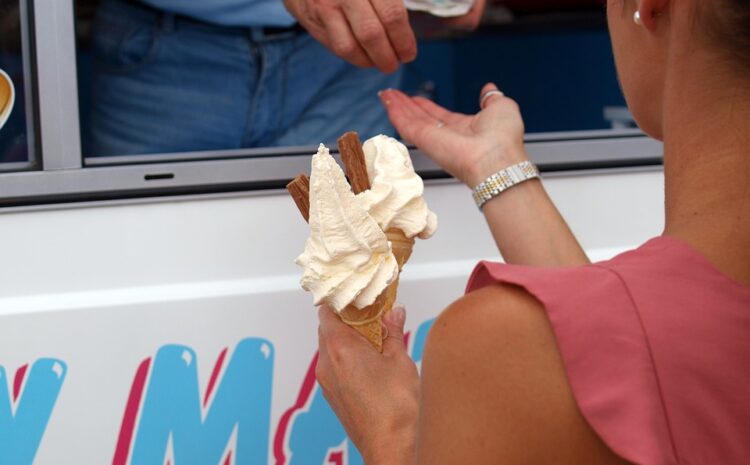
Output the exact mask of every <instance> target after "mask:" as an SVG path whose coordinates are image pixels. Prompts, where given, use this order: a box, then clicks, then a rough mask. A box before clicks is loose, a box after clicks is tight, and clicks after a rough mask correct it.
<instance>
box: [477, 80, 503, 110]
mask: <svg viewBox="0 0 750 465" xmlns="http://www.w3.org/2000/svg"><path fill="white" fill-rule="evenodd" d="M504 96H505V94H504V93H503V92H502V91H501V90H499V89H498V88H497V86H496V85H495V84H493V83H489V84H485V85H484V87H482V91H481V92H480V94H479V108H481V109H482V110H484V109H485V108H487V106H488V105H490V104H492V102H497V101H499V100H501V99H502V98H503V97H504Z"/></svg>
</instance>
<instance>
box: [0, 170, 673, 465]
mask: <svg viewBox="0 0 750 465" xmlns="http://www.w3.org/2000/svg"><path fill="white" fill-rule="evenodd" d="M545 183H546V186H547V189H548V190H549V192H550V194H551V195H552V197H553V198H554V199H555V201H556V202H557V204H558V206H559V208H560V210H561V211H562V213H563V215H564V216H565V217H566V218H567V219H568V220H569V222H570V224H571V226H572V228H573V230H574V231H575V232H576V234H577V235H578V237H579V238H580V240H581V242H582V244H583V245H584V247H585V248H586V249H587V251H588V252H589V254H590V256H591V257H592V258H594V259H604V258H608V257H610V256H612V255H614V254H615V253H617V252H619V251H621V250H624V249H627V248H630V247H633V246H637V245H638V244H640V243H642V242H644V241H645V240H646V239H648V238H650V237H652V236H654V235H658V234H659V233H660V232H661V228H662V223H661V221H662V220H661V218H662V200H661V199H662V175H661V172H660V171H657V170H654V171H642V172H622V173H618V172H611V173H600V174H580V175H576V174H570V175H565V176H557V177H552V178H549V179H547V180H546V181H545ZM426 198H427V200H428V202H429V204H430V206H431V208H432V209H434V210H435V211H436V212H437V214H438V216H439V220H440V225H439V230H438V232H437V234H436V235H435V237H434V238H433V239H431V240H429V241H424V242H420V241H418V243H417V245H416V247H415V251H414V254H413V257H412V259H411V261H410V262H409V263H408V265H407V267H406V269H405V271H404V273H403V275H402V279H401V285H400V290H399V296H400V297H399V299H400V300H401V301H403V302H404V303H405V304H406V306H407V308H408V310H409V317H408V322H407V329H409V330H410V331H412V333H413V334H412V335H414V333H415V332H416V331H417V329H418V328H420V327H421V326H422V325H423V323H425V322H426V321H428V320H430V319H431V318H433V317H434V316H435V315H437V314H438V313H439V312H440V310H441V309H442V308H443V307H445V306H446V305H447V304H448V303H450V302H451V301H452V300H453V299H455V298H456V297H458V296H459V295H460V294H461V293H462V291H463V287H464V284H465V281H466V278H467V276H468V273H469V272H470V270H471V268H472V267H473V265H474V263H475V262H476V261H477V260H478V259H482V258H496V257H497V252H496V249H495V246H494V244H493V242H492V239H491V237H490V235H489V233H488V231H487V229H486V227H485V224H484V222H483V219H482V217H481V216H480V215H479V214H478V212H477V209H476V207H475V206H474V204H473V202H472V199H471V195H470V192H469V190H468V189H466V188H465V187H463V186H460V185H458V184H456V183H455V182H452V181H451V182H447V181H446V182H439V183H435V184H430V185H429V186H428V188H427V192H426ZM0 231H2V243H1V244H0V263H2V266H0V341H3V342H2V344H0V361H1V362H2V363H1V364H2V366H3V367H4V369H5V377H4V378H3V379H0V403H2V402H6V399H3V398H2V393H3V389H2V386H3V383H7V386H8V393H9V394H8V397H9V399H8V401H9V402H10V404H11V405H12V408H13V409H16V410H18V409H20V408H21V406H22V405H23V404H24V402H27V401H28V402H32V401H33V398H31V397H30V399H32V400H29V399H26V398H25V397H24V396H26V395H27V393H28V392H31V387H30V386H31V384H30V383H32V381H33V382H37V381H34V380H33V379H32V378H29V375H28V373H31V370H32V369H33V368H34V367H36V366H38V367H39V370H42V369H44V368H45V365H44V364H43V362H40V361H39V360H40V359H43V358H45V357H48V358H52V359H53V361H54V363H53V364H51V365H48V366H46V369H47V371H48V372H49V371H50V370H52V372H53V375H54V376H59V383H60V386H58V387H57V389H58V392H59V396H58V397H57V399H56V402H54V401H53V408H51V410H50V412H49V415H48V416H47V417H48V419H49V423H48V424H47V425H46V427H45V428H42V431H43V432H44V436H43V437H42V439H41V441H40V442H39V443H38V444H37V447H38V450H37V449H36V448H34V447H35V446H34V444H30V445H28V444H24V443H23V441H22V443H18V444H15V443H14V445H12V446H7V444H6V446H7V447H4V448H2V447H0V453H5V454H8V453H9V452H8V450H11V451H13V450H14V449H13V447H16V449H19V448H22V447H27V448H34V451H35V452H36V460H35V461H34V462H33V463H35V464H37V465H46V464H50V465H67V464H70V465H73V464H75V465H78V464H102V463H113V464H115V465H121V464H126V463H130V464H131V465H142V464H145V463H149V462H147V461H146V460H145V459H144V458H143V457H145V455H144V456H139V455H137V454H138V453H139V452H137V451H136V449H137V448H139V447H143V450H146V448H147V445H148V444H147V443H148V442H149V441H151V442H153V441H156V442H157V446H158V438H156V437H157V436H158V435H154V434H148V435H147V436H149V437H145V436H143V435H146V433H144V431H146V430H147V426H148V424H149V422H148V419H144V418H145V417H144V416H148V413H144V412H146V411H147V410H148V407H146V406H145V405H146V404H145V402H146V400H144V399H147V398H148V396H150V395H154V396H156V394H154V392H157V390H158V389H157V387H155V386H156V384H157V379H158V377H159V376H160V375H159V372H158V371H159V369H157V368H154V367H156V366H157V365H158V363H157V362H158V361H159V360H161V359H162V356H164V357H166V355H164V354H165V353H166V352H165V351H166V349H165V347H167V348H169V347H172V346H170V344H178V345H180V346H184V350H183V357H184V360H185V364H186V366H187V367H197V368H195V369H196V370H197V374H198V381H197V382H198V391H196V396H197V394H198V393H199V394H200V399H198V398H196V399H195V402H196V405H197V403H198V402H199V401H202V400H203V399H204V396H205V398H206V399H208V400H206V401H205V402H200V405H202V407H201V408H200V411H201V412H202V413H201V415H203V416H202V417H201V418H204V419H205V418H206V417H207V415H210V414H211V413H210V412H211V409H212V408H213V406H214V405H215V404H217V403H218V402H220V401H218V400H216V399H217V398H218V397H220V396H224V397H223V398H222V399H223V400H222V402H223V401H226V399H230V397H227V396H228V395H226V394H221V392H223V391H221V387H222V386H230V383H231V380H229V381H227V379H229V375H227V372H228V370H231V369H233V368H227V364H226V363H224V364H223V365H222V364H221V363H215V361H216V360H217V357H219V355H220V354H221V353H222V351H223V350H224V349H228V355H227V356H226V360H230V359H231V360H235V358H236V359H237V360H240V356H241V353H242V348H243V347H245V346H244V345H243V342H242V341H246V342H247V341H249V342H250V343H255V344H256V349H257V350H260V351H261V352H262V354H261V355H262V357H260V358H259V359H258V360H261V362H262V360H264V359H263V357H265V359H267V360H269V362H268V363H269V364H270V366H272V369H273V375H272V380H271V381H269V382H272V387H271V391H270V392H271V393H270V394H269V395H270V398H269V399H268V400H267V401H268V402H269V403H270V414H269V415H264V414H263V413H262V412H261V413H259V414H257V415H254V416H251V417H250V418H252V420H247V419H245V420H243V421H245V423H247V422H252V423H253V424H252V425H251V426H250V427H251V428H256V429H253V431H254V433H253V434H254V435H255V436H254V437H255V438H256V439H257V438H261V439H263V441H265V442H267V448H265V447H263V448H262V449H263V450H262V451H261V452H259V453H258V451H257V450H254V452H253V453H258V454H260V455H258V454H256V455H252V454H250V452H249V450H250V446H247V445H243V444H247V443H246V442H243V441H246V440H247V437H243V436H242V434H241V432H240V430H241V431H242V432H245V431H248V430H247V429H246V426H247V425H246V426H242V421H240V420H238V423H237V424H239V425H240V427H239V430H238V429H237V428H236V425H235V427H232V428H233V429H232V430H231V431H233V433H232V434H231V437H230V436H227V437H226V440H224V439H221V440H219V443H220V445H219V446H217V447H222V448H226V450H224V451H223V452H222V454H224V455H222V459H221V465H224V457H225V455H226V453H227V452H229V453H231V454H233V455H232V457H234V458H233V459H232V460H236V462H231V463H237V464H240V463H244V464H253V465H255V464H258V465H261V464H265V463H268V464H272V463H274V464H278V465H281V464H285V463H292V464H294V463H305V464H311V463H312V464H314V465H323V462H321V461H316V459H314V458H312V457H313V456H314V454H313V452H310V450H320V449H321V448H323V449H322V450H324V451H325V452H326V453H325V457H324V460H333V461H334V463H336V461H337V460H338V463H342V464H343V463H349V464H355V463H358V462H357V457H356V456H355V455H347V447H348V446H347V444H348V443H347V442H346V441H345V440H344V439H343V438H339V439H338V442H336V440H333V444H332V445H331V444H326V443H325V441H326V440H329V441H330V440H331V439H330V438H329V439H321V437H320V434H323V432H326V434H328V433H330V434H333V435H334V437H335V434H334V433H332V432H331V431H334V430H335V428H333V426H330V425H329V423H326V422H327V421H328V420H329V419H328V417H326V416H325V412H324V413H320V412H319V411H318V410H316V409H317V407H316V405H317V404H315V402H316V399H318V398H319V397H316V391H315V390H314V389H313V391H311V392H308V393H307V394H306V395H302V394H303V393H304V388H305V379H306V373H308V369H309V367H310V364H311V362H312V359H313V357H314V353H315V348H316V326H317V320H316V315H315V312H314V310H313V308H312V306H311V298H310V296H309V295H308V294H306V293H304V292H303V291H302V290H301V289H299V287H298V284H297V281H298V279H299V276H300V270H299V269H298V268H297V267H296V266H295V265H294V263H293V261H294V258H295V257H296V255H297V254H299V253H300V252H301V251H302V249H303V245H304V241H305V239H306V237H307V226H306V224H305V223H304V222H303V221H302V219H301V218H300V216H299V214H298V212H297V211H296V208H295V207H294V205H293V203H292V201H291V200H290V198H289V197H288V196H287V195H286V193H285V192H281V191H273V192H268V193H267V195H263V196H257V195H256V196H247V197H235V198H225V199H210V200H200V199H193V200H189V201H167V202H160V203H149V204H143V205H124V206H104V207H90V208H71V209H60V210H52V211H36V212H34V211H29V212H18V213H8V214H3V215H0ZM415 344H416V342H415V340H414V339H412V349H411V350H412V351H413V352H414V354H415V357H416V356H417V354H418V353H419V348H418V347H416V345H415ZM238 354H239V355H238ZM146 361H149V362H148V363H150V364H151V365H148V366H150V367H151V368H149V369H148V370H146V372H144V373H148V376H146V377H144V378H140V379H141V381H142V382H143V383H145V384H143V389H144V391H143V395H142V397H141V398H140V399H141V401H140V403H138V402H136V403H135V404H134V405H136V407H137V409H136V415H135V416H134V417H132V418H131V420H132V427H133V435H132V438H131V439H130V440H129V441H126V442H123V441H122V439H121V438H122V437H123V436H122V434H123V431H124V430H127V428H126V427H125V426H126V424H127V423H128V422H127V421H125V420H127V419H128V418H129V417H128V415H127V413H126V412H127V408H126V407H127V405H128V399H129V396H132V393H133V392H134V387H137V385H138V382H137V381H138V379H139V378H138V374H137V373H138V368H139V366H142V364H143V363H145V362H146ZM55 363H57V365H55ZM238 363H239V362H238ZM27 364H28V365H29V368H27V369H26V370H25V371H23V372H21V375H20V378H19V376H18V373H19V372H18V369H19V368H22V367H23V366H24V365H27ZM35 364H36V365H35ZM215 366H218V367H219V368H218V369H217V374H218V377H217V382H216V385H215V386H217V387H215V389H214V391H213V392H215V394H210V393H209V394H206V392H207V391H209V390H210V389H209V387H208V386H209V384H211V383H210V382H209V380H210V378H211V374H212V372H213V370H214V367H215ZM183 368H184V367H183ZM24 373H26V375H25V376H24ZM0 375H2V372H0ZM54 376H52V378H54ZM19 379H20V381H18V380H19ZM180 379H181V378H179V377H175V378H174V380H173V382H174V386H173V387H170V389H174V393H176V394H174V396H175V398H177V397H179V395H178V394H179V393H181V392H183V390H184V389H187V388H186V387H185V386H184V385H183V384H184V383H183V384H180V382H181V381H180ZM26 380H28V381H26ZM53 381H54V379H53ZM251 381H252V382H253V383H258V384H259V385H262V384H263V382H264V381H263V378H262V376H260V375H259V376H258V377H257V379H256V378H253V379H252V380H251ZM48 382H50V383H52V381H49V380H48ZM17 383H18V388H19V389H18V396H14V395H13V391H14V388H15V385H16V384H17ZM52 384H53V386H52V387H50V389H52V390H54V389H56V388H55V387H54V383H52ZM170 392H172V391H170ZM186 392H189V389H188V391H186ZM248 392H249V391H248ZM252 392H255V391H252ZM259 392H261V391H259ZM31 395H32V394H29V396H31ZM248 395H251V394H248ZM253 395H255V394H253ZM212 396H213V397H212ZM194 397H195V396H194ZM261 397H263V395H261V394H258V398H257V399H256V398H253V399H252V400H253V402H256V401H257V402H256V403H253V404H252V405H254V406H257V407H258V408H259V409H260V410H261V411H262V406H263V405H265V404H264V402H265V401H264V399H262V398H261ZM238 399H239V398H234V401H237V402H239V400H238ZM300 399H302V400H303V401H304V405H303V406H302V408H301V409H299V410H298V411H297V410H295V412H297V413H295V414H294V415H292V416H290V417H289V418H290V422H289V423H285V422H284V420H283V419H284V418H285V417H284V413H285V412H291V411H292V410H290V409H291V408H292V407H293V406H294V405H295V403H296V402H298V401H299V400H300ZM37 405H43V404H42V403H38V404H37ZM138 406H140V407H138ZM41 408H42V407H38V409H41ZM165 409H166V407H165ZM215 410H217V411H218V407H217V408H216V409H215ZM234 411H241V407H237V408H236V409H234ZM305 412H307V413H305ZM38 415H40V416H42V417H43V416H44V412H41V413H38ZM164 415H166V416H167V417H168V416H169V413H168V412H165V413H164ZM217 415H218V414H217ZM304 415H311V416H312V417H311V418H313V419H316V421H317V422H318V423H317V424H319V425H321V426H320V428H319V429H320V430H319V431H317V433H315V432H314V431H309V429H308V430H305V429H304V425H305V423H304V422H303V421H302V418H303V416H304ZM315 415H317V416H315ZM174 421H176V422H178V423H179V421H182V420H179V421H178V420H174ZM230 423H231V422H230ZM285 425H286V426H285ZM326 425H328V426H326ZM0 426H2V410H1V409H0ZM15 427H17V428H21V427H22V425H20V426H19V425H16V426H15ZM25 427H26V428H28V427H29V426H28V425H26V426H25ZM19 431H20V430H19ZM201 431H203V430H201ZM292 431H297V435H296V436H294V435H293V434H292ZM21 433H23V431H21V432H19V433H18V434H21ZM139 434H141V436H139ZM316 434H317V435H316ZM180 435H182V436H180ZM32 436H33V435H32V434H30V433H28V432H26V433H23V437H24V438H27V439H26V441H27V442H29V441H31V439H28V438H32ZM178 436H179V437H182V438H183V439H184V438H186V437H188V438H189V442H190V443H191V444H194V445H195V444H197V446H196V447H198V448H199V452H195V453H194V454H192V455H193V459H188V458H183V459H181V460H179V459H177V460H175V456H177V455H179V454H186V455H185V456H188V455H191V454H187V453H186V451H187V449H186V447H187V446H185V442H180V441H181V440H180V441H177V439H175V438H176V437H178ZM218 436H219V437H223V436H221V435H220V434H219V435H218ZM154 438H156V439H154ZM300 438H302V439H300ZM32 439H33V438H32ZM2 440H3V439H0V442H2ZM139 441H140V442H139ZM175 441H177V442H175ZM212 441H214V442H212ZM222 441H223V442H222ZM265 442H264V443H265ZM118 444H119V446H118ZM123 444H124V445H123ZM138 444H140V445H138ZM214 446H216V443H215V440H213V439H210V438H209V435H208V433H206V434H203V433H200V432H199V433H196V434H195V435H193V436H190V435H189V434H188V433H179V434H178V433H174V436H170V439H168V440H166V439H165V441H164V445H163V447H164V449H163V450H164V454H165V455H164V456H162V459H169V460H172V462H171V463H172V465H183V464H188V463H196V464H197V463H205V462H203V461H201V460H204V459H201V457H207V456H208V455H202V454H209V453H208V452H206V451H208V450H209V449H210V448H211V447H214ZM329 446H330V447H329ZM9 447H10V448H9ZM118 447H119V448H118ZM315 447H318V449H315ZM201 448H203V449H201ZM243 448H244V449H243ZM255 449H257V445H256V447H255ZM116 450H117V451H119V454H120V455H117V454H116ZM201 451H202V452H201ZM279 451H281V453H280V454H279ZM17 452H18V451H17ZM21 452H23V451H21ZM21 452H18V453H19V454H20V453H21ZM123 454H124V455H123ZM243 454H244V455H243ZM248 454H249V455H252V457H255V458H252V457H250V456H249V455H248ZM295 454H296V455H295ZM336 454H340V455H336ZM209 455H210V454H209ZM241 456H242V458H241V459H240V457H241ZM260 456H262V458H258V457H260ZM18 457H20V455H19V456H18ZM118 457H119V459H122V458H123V457H124V461H121V462H117V460H118ZM303 457H304V458H305V460H303V461H299V460H300V459H301V458H303ZM6 459H7V457H6ZM191 460H192V461H191ZM0 463H6V462H3V457H0ZM7 463H14V464H19V465H25V463H26V462H23V461H21V459H20V458H19V459H18V460H11V461H10V462H7ZM28 463H31V462H28ZM161 463H165V462H164V461H162V462H161ZM326 463H327V462H326ZM206 465H219V463H218V462H217V463H216V464H214V463H207V464H206Z"/></svg>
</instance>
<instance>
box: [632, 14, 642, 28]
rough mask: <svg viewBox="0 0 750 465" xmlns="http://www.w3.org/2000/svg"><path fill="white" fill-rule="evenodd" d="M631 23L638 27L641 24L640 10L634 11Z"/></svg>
mask: <svg viewBox="0 0 750 465" xmlns="http://www.w3.org/2000/svg"><path fill="white" fill-rule="evenodd" d="M633 22H634V23H635V24H637V25H639V26H640V25H642V24H643V21H641V12H640V10H636V12H635V13H634V14H633Z"/></svg>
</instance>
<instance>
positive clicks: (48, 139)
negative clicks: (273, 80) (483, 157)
mask: <svg viewBox="0 0 750 465" xmlns="http://www.w3.org/2000/svg"><path fill="white" fill-rule="evenodd" d="M23 2H24V0H22V3H23ZM25 2H28V4H29V5H30V6H31V8H30V9H31V13H32V15H31V18H33V21H27V22H28V23H29V24H30V25H31V27H30V28H29V29H30V33H31V36H30V37H29V38H30V39H31V40H30V43H31V45H32V48H31V49H30V55H32V57H33V60H31V62H32V63H30V68H29V72H30V74H29V76H35V78H36V79H35V80H36V93H37V95H36V97H37V98H36V99H34V100H35V101H36V108H37V109H38V110H37V113H36V114H35V115H34V116H35V118H34V119H35V120H36V121H37V122H38V131H36V132H35V134H37V135H38V144H37V145H36V148H37V150H36V154H37V157H38V160H39V161H40V162H41V163H38V164H39V167H40V169H39V170H37V171H15V172H0V207H17V206H28V205H39V204H50V203H68V202H79V201H92V200H113V199H127V198H141V197H160V196H168V195H186V194H201V193H219V192H231V191H247V190H264V189H278V188H281V187H283V186H284V185H285V184H286V183H287V182H288V181H289V180H290V179H292V178H293V177H294V176H296V175H297V174H299V173H302V172H308V171H309V163H310V155H311V154H312V153H315V151H316V147H283V148H258V149H242V150H221V151H209V152H192V153H173V154H153V155H137V156H120V157H110V158H103V157H102V158H85V159H84V157H83V156H82V152H81V133H80V110H79V105H78V76H77V73H78V69H77V56H76V53H77V49H76V36H75V18H74V0H25ZM31 66H34V67H35V69H34V70H33V71H34V72H31V71H32V70H31ZM25 71H26V70H25ZM526 144H527V149H528V151H529V154H530V157H531V159H532V161H533V162H534V163H536V164H537V165H538V166H539V168H540V170H541V171H542V173H545V172H555V171H569V170H581V169H602V168H622V167H636V166H655V165H660V164H661V161H662V151H663V149H662V145H661V144H660V143H658V142H656V141H654V140H652V139H649V138H648V137H646V136H645V135H643V133H641V132H640V131H639V130H637V129H607V130H594V131H572V132H556V133H535V134H529V135H527V136H526ZM332 151H333V152H335V150H332ZM412 154H413V162H414V166H415V168H416V169H417V171H418V172H419V173H420V174H421V175H422V176H423V177H425V178H428V179H429V178H447V177H449V175H447V174H446V173H445V172H443V171H441V170H440V169H439V168H438V167H437V166H436V165H435V164H434V163H433V162H432V161H431V160H429V159H428V158H427V157H426V156H425V155H424V154H422V153H421V152H419V151H418V150H412Z"/></svg>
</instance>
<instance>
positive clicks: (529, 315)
mask: <svg viewBox="0 0 750 465" xmlns="http://www.w3.org/2000/svg"><path fill="white" fill-rule="evenodd" d="M420 402H421V404H420V415H419V426H418V431H419V436H418V446H417V457H418V463H419V464H420V465H421V464H429V465H448V464H450V465H454V464H458V463H471V464H473V465H483V464H487V465H490V464H492V465H501V464H513V465H518V464H536V465H540V464H597V465H608V464H613V465H614V464H617V465H622V464H625V463H627V462H625V461H623V460H622V459H620V458H619V457H617V456H616V455H615V454H614V453H613V452H611V451H610V450H609V448H608V447H607V446H606V445H605V444H604V443H603V442H602V441H601V439H599V437H598V436H597V435H596V434H595V433H594V432H593V430H592V429H591V428H590V427H589V425H588V424H587V423H586V421H585V419H584V418H583V416H582V415H581V413H580V412H579V410H578V407H577V405H576V402H575V399H574V397H573V393H572V391H571V388H570V386H569V384H568V380H567V377H566V374H565V369H564V366H563V363H562V360H561V357H560V354H559V352H558V349H557V345H556V342H555V338H554V334H553V332H552V329H551V327H550V324H549V322H548V321H547V318H546V316H545V314H544V312H543V308H542V306H541V304H540V303H539V302H538V301H536V300H535V299H534V298H533V297H531V296H530V295H529V294H527V293H526V292H525V291H523V290H521V289H520V288H517V287H514V286H507V285H495V286H490V287H486V288H484V289H481V290H479V291H476V292H473V293H471V294H468V295H467V296H465V297H464V298H462V299H460V300H458V301H457V302H456V303H454V304H453V305H451V306H450V307H449V308H448V309H447V310H446V311H445V312H443V314H442V315H441V316H440V317H439V318H438V320H437V321H436V322H435V324H434V326H433V327H432V330H431V331H430V334H429V336H428V339H427V345H426V347H425V356H424V361H423V364H422V390H421V400H420Z"/></svg>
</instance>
